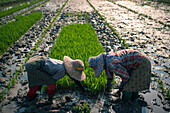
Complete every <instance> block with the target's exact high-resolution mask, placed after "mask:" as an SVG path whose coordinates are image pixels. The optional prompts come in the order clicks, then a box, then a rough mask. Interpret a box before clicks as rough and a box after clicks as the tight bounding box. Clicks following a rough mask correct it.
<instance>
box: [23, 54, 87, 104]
mask: <svg viewBox="0 0 170 113" xmlns="http://www.w3.org/2000/svg"><path fill="white" fill-rule="evenodd" d="M25 66H26V70H27V73H28V82H29V91H28V92H27V100H28V101H32V100H34V99H35V98H36V97H37V95H36V91H37V89H39V88H41V87H42V85H47V86H48V97H49V98H48V101H49V102H50V103H52V100H53V96H54V93H55V90H56V81H57V80H59V79H61V78H63V77H64V76H65V75H66V74H67V75H68V76H69V77H70V78H71V79H72V80H74V82H75V83H76V84H77V85H78V86H79V87H80V88H81V90H83V91H84V90H86V88H85V87H83V85H82V84H81V83H80V81H82V80H84V79H85V78H86V76H85V74H84V72H83V67H84V64H83V62H82V61H81V60H79V59H77V60H72V59H71V58H69V57H68V56H64V58H63V61H61V60H56V59H52V58H47V57H44V56H37V57H32V58H30V60H28V62H27V64H26V65H25Z"/></svg>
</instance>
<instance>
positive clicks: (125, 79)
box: [108, 63, 130, 91]
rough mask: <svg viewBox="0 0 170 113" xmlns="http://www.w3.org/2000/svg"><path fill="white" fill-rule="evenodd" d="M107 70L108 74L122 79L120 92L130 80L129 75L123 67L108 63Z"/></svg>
mask: <svg viewBox="0 0 170 113" xmlns="http://www.w3.org/2000/svg"><path fill="white" fill-rule="evenodd" d="M108 70H109V71H110V72H113V73H115V74H116V75H118V76H119V77H120V78H121V79H122V83H121V85H120V88H119V89H120V90H121V91H122V90H123V86H124V85H125V84H126V83H127V82H128V81H129V80H130V75H129V73H128V71H127V69H126V68H124V67H123V66H121V65H120V64H118V63H117V64H112V63H110V66H109V67H108Z"/></svg>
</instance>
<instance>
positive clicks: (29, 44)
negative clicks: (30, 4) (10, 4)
mask: <svg viewBox="0 0 170 113" xmlns="http://www.w3.org/2000/svg"><path fill="white" fill-rule="evenodd" d="M65 3H66V1H65V0H63V1H60V2H58V1H56V2H54V1H53V2H52V3H51V4H53V5H54V6H55V10H54V11H51V8H50V7H49V6H48V5H47V3H46V4H44V5H42V6H40V7H38V8H36V9H34V10H33V11H30V12H29V14H30V15H31V14H32V12H36V11H40V10H41V11H42V12H41V13H42V14H43V15H44V16H43V18H41V20H39V21H38V22H37V23H35V24H34V25H33V26H32V27H31V28H30V29H29V30H28V31H27V32H26V33H25V34H24V35H23V36H22V37H21V38H20V39H19V40H18V41H16V42H15V43H14V44H13V45H12V46H10V48H9V49H8V50H7V51H6V52H5V53H4V54H3V55H1V58H0V63H1V65H0V70H1V71H0V75H1V76H0V77H1V79H0V80H1V81H0V85H1V86H2V87H1V89H0V90H1V94H2V96H1V100H3V99H4V98H3V97H4V93H8V92H9V91H8V89H10V85H13V84H11V83H13V81H15V79H17V78H18V79H20V78H21V76H20V77H19V76H18V75H21V74H22V70H23V69H22V68H23V67H24V64H25V62H26V61H27V60H28V58H29V56H30V55H31V53H32V52H33V51H34V50H36V47H35V46H36V44H38V42H40V39H41V38H42V37H43V34H44V33H45V32H46V30H48V29H49V28H48V27H49V25H50V24H51V22H52V21H53V19H54V18H55V16H56V14H57V13H58V12H59V11H60V9H61V8H62V6H63V5H64V4H65ZM48 4H50V2H49V3H48ZM42 9H43V10H42ZM29 14H28V13H27V15H29ZM18 30H19V29H18ZM19 72H21V73H19ZM17 76H18V77H17ZM20 82H22V81H20ZM21 84H22V83H21ZM4 89H5V92H4Z"/></svg>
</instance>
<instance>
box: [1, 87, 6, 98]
mask: <svg viewBox="0 0 170 113" xmlns="http://www.w3.org/2000/svg"><path fill="white" fill-rule="evenodd" d="M4 95H5V88H3V90H2V93H1V94H0V101H2V100H3V99H4Z"/></svg>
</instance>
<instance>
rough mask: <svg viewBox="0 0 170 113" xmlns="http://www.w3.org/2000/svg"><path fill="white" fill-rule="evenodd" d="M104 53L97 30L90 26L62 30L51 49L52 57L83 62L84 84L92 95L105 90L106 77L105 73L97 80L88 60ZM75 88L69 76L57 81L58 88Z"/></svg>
mask: <svg viewBox="0 0 170 113" xmlns="http://www.w3.org/2000/svg"><path fill="white" fill-rule="evenodd" d="M103 52H104V49H103V48H102V46H101V44H99V41H98V39H97V35H96V34H95V30H94V29H93V28H92V26H91V25H90V24H72V25H70V26H64V27H63V28H62V30H61V32H60V33H59V36H58V38H57V41H56V42H54V46H53V48H52V49H51V54H50V57H52V58H56V59H59V60H63V57H64V56H69V57H71V58H72V59H80V60H82V61H83V63H84V72H85V74H86V79H85V80H84V81H83V82H82V83H83V84H84V86H86V87H87V88H88V90H89V91H90V92H91V94H97V93H98V92H99V91H100V90H104V88H105V84H106V75H105V73H104V72H103V74H102V75H101V76H100V77H99V78H95V77H94V71H93V69H91V68H89V67H88V58H89V57H91V56H96V55H98V54H100V53H103ZM73 87H76V85H75V83H74V82H73V81H71V82H70V83H69V77H68V76H65V77H64V78H63V79H61V80H58V81H57V88H64V89H70V88H73Z"/></svg>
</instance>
